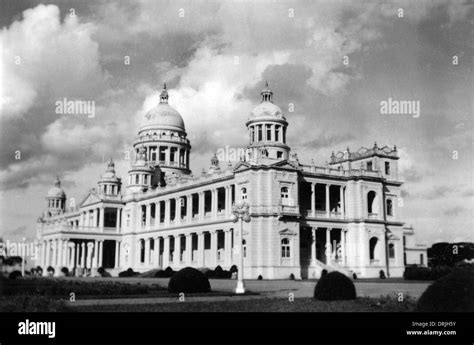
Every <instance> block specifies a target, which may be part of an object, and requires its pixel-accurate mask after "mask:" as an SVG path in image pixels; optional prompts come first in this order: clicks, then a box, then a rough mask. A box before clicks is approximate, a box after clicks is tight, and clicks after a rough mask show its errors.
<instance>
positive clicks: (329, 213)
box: [326, 184, 331, 218]
mask: <svg viewBox="0 0 474 345" xmlns="http://www.w3.org/2000/svg"><path fill="white" fill-rule="evenodd" d="M330 187H331V185H330V184H327V185H326V218H330V217H331V210H330V209H329V206H330V203H329V188H330Z"/></svg>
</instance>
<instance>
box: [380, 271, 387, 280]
mask: <svg viewBox="0 0 474 345" xmlns="http://www.w3.org/2000/svg"><path fill="white" fill-rule="evenodd" d="M379 278H380V279H385V278H386V277H385V271H384V270H380V271H379Z"/></svg>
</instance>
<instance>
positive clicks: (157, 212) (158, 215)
mask: <svg viewBox="0 0 474 345" xmlns="http://www.w3.org/2000/svg"><path fill="white" fill-rule="evenodd" d="M155 219H156V220H155V228H159V227H160V219H161V201H158V202H157V203H156V204H155Z"/></svg>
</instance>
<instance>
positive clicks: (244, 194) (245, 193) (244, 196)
mask: <svg viewBox="0 0 474 345" xmlns="http://www.w3.org/2000/svg"><path fill="white" fill-rule="evenodd" d="M240 192H241V194H242V200H247V188H245V187H244V188H242V189H241V190H240Z"/></svg>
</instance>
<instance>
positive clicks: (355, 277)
mask: <svg viewBox="0 0 474 345" xmlns="http://www.w3.org/2000/svg"><path fill="white" fill-rule="evenodd" d="M352 279H354V280H357V274H355V272H354V273H352Z"/></svg>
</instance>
